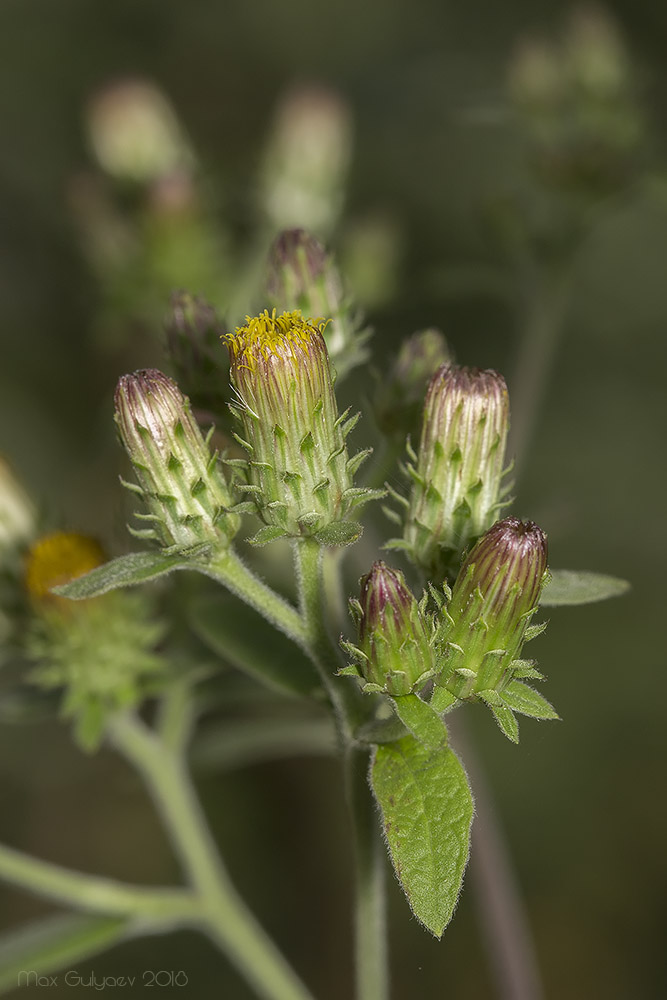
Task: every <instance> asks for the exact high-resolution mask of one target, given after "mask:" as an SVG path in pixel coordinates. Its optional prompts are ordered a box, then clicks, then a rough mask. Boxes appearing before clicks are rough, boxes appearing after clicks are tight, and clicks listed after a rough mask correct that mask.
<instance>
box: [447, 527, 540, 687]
mask: <svg viewBox="0 0 667 1000" xmlns="http://www.w3.org/2000/svg"><path fill="white" fill-rule="evenodd" d="M546 578H547V538H546V535H545V534H544V532H543V531H542V529H541V528H539V527H538V526H537V525H536V524H534V523H533V522H532V521H520V520H519V519H518V518H516V517H506V518H504V519H503V520H502V521H497V522H496V523H495V524H494V525H493V527H492V528H490V529H489V531H487V532H486V534H485V535H483V536H482V538H480V539H479V541H478V542H477V544H476V545H475V546H474V547H473V549H472V550H471V551H470V553H469V554H468V556H467V558H466V559H465V561H464V563H463V565H462V567H461V570H460V572H459V575H458V577H457V579H456V583H455V584H454V587H453V590H452V596H451V600H450V602H449V605H448V608H447V614H448V622H449V628H448V630H447V634H446V639H447V649H448V667H447V669H446V671H445V674H444V675H443V677H442V678H441V679H440V680H439V683H441V684H443V683H444V682H445V678H446V679H447V680H446V684H447V687H448V688H449V689H450V690H452V691H453V693H454V694H456V695H457V697H460V698H462V697H469V696H470V695H472V694H473V693H474V692H476V691H486V690H489V689H493V690H502V688H503V686H504V685H505V684H506V683H507V682H509V680H511V678H512V663H513V661H515V660H516V659H517V658H518V657H519V656H520V653H521V648H522V646H523V643H524V640H525V638H526V629H527V628H528V626H529V624H530V618H531V617H532V615H533V613H534V611H535V610H536V608H537V604H538V601H539V597H540V593H541V591H542V587H543V585H544V583H545V581H546Z"/></svg>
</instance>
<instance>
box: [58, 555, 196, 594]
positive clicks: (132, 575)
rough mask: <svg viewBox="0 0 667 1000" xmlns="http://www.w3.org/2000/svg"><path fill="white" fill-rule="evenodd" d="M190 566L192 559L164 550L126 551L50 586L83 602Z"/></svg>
mask: <svg viewBox="0 0 667 1000" xmlns="http://www.w3.org/2000/svg"><path fill="white" fill-rule="evenodd" d="M191 567H192V561H191V560H189V559H188V558H187V557H186V556H184V555H183V554H182V553H180V552H179V553H176V554H175V555H165V553H164V552H130V553H128V555H126V556H119V557H118V558H117V559H112V560H111V562H108V563H105V564H104V565H103V566H97V567H96V568H95V569H91V571H90V572H89V573H86V574H84V576H79V577H77V579H76V580H71V581H70V583H65V584H63V585H62V586H60V587H54V588H53V593H54V594H59V595H60V596H61V597H69V598H70V600H72V601H84V600H86V599H87V598H88V597H99V595H100V594H106V593H107V592H108V591H109V590H117V589H118V588H119V587H134V586H136V585H137V584H140V583H148V582H149V581H151V580H157V578H158V577H160V576H164V575H165V574H166V573H172V572H173V571H174V570H175V569H189V568H191Z"/></svg>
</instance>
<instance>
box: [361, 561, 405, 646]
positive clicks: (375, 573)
mask: <svg viewBox="0 0 667 1000" xmlns="http://www.w3.org/2000/svg"><path fill="white" fill-rule="evenodd" d="M360 603H361V607H362V610H363V618H362V620H361V636H362V638H363V637H364V636H365V635H367V634H368V633H369V632H372V631H373V630H374V629H377V628H383V627H384V625H385V620H386V618H385V615H386V608H387V606H388V605H389V606H391V608H392V609H393V611H394V613H395V614H396V615H397V616H403V617H408V616H409V614H410V610H411V608H412V605H413V603H414V597H413V595H412V593H411V592H410V591H409V590H408V588H407V586H406V583H405V578H404V576H403V574H402V573H401V572H400V571H399V570H395V569H392V568H391V567H390V566H387V564H386V563H384V562H382V561H378V562H375V563H373V566H372V568H371V571H370V573H369V574H368V576H365V577H364V578H363V579H362V581H361V595H360Z"/></svg>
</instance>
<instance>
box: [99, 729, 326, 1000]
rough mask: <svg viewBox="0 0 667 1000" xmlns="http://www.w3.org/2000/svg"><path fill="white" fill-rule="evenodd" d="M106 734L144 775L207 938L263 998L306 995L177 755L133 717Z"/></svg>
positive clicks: (297, 999)
mask: <svg viewBox="0 0 667 1000" xmlns="http://www.w3.org/2000/svg"><path fill="white" fill-rule="evenodd" d="M111 737H112V739H113V741H114V743H115V745H116V747H117V748H118V750H120V752H121V753H122V754H123V755H124V756H125V757H126V758H127V759H128V761H130V763H131V764H133V765H134V767H136V769H137V770H138V771H139V773H140V774H141V775H142V776H143V778H144V781H145V783H146V786H147V788H148V791H149V792H150V794H151V796H152V798H153V801H154V802H155V805H156V807H157V809H158V810H159V812H160V813H161V815H162V818H163V820H164V822H165V826H166V829H167V830H168V831H169V834H170V835H171V839H172V843H173V846H174V849H175V850H176V852H177V854H178V856H179V857H180V860H181V863H182V865H183V868H184V870H185V871H186V873H187V875H188V878H189V880H190V882H191V884H192V886H193V888H194V889H195V891H196V893H197V894H198V896H199V898H200V900H201V902H202V913H201V920H202V923H203V927H204V929H205V930H206V931H207V933H208V934H209V935H210V937H211V938H212V939H213V940H214V941H215V942H216V944H218V945H219V947H220V948H221V949H222V950H223V951H224V952H225V953H226V954H227V956H228V958H229V960H230V961H231V962H232V963H233V964H234V965H235V966H236V967H237V968H238V970H239V971H240V972H241V973H242V975H243V976H245V978H246V979H247V980H248V982H249V983H250V984H251V985H252V986H253V987H254V989H255V990H256V991H257V994H258V995H259V996H261V997H264V998H265V1000H312V996H311V994H310V993H309V992H308V990H307V989H306V988H305V986H304V985H303V984H302V982H301V981H300V980H299V978H298V977H297V975H296V974H295V973H294V971H293V970H292V969H291V968H290V966H289V965H288V964H287V962H286V961H285V959H284V958H283V956H282V955H281V954H280V952H279V951H278V949H277V948H276V946H275V945H274V944H273V942H272V941H271V939H270V938H269V937H268V936H267V935H266V933H265V931H264V930H263V929H262V928H261V927H260V925H259V924H258V922H257V921H256V919H255V917H254V916H253V915H252V913H251V912H250V911H249V909H248V908H247V906H246V905H245V903H244V902H243V900H242V899H241V897H240V896H239V895H238V893H237V892H236V889H235V888H234V886H233V885H232V883H231V880H230V878H229V876H228V874H227V871H226V869H225V868H224V866H223V864H222V861H221V859H220V856H219V854H218V852H217V850H216V847H215V844H214V843H213V840H212V838H211V836H210V833H209V830H208V826H207V823H206V819H205V817H204V816H203V813H202V810H201V806H200V804H199V800H198V798H197V796H196V794H195V792H194V789H193V787H192V783H191V781H190V776H189V774H188V771H187V768H186V767H185V764H184V762H183V759H182V757H181V756H180V755H179V754H176V753H174V752H173V751H172V750H170V749H169V748H168V747H166V746H165V745H164V743H163V742H162V741H161V740H160V739H159V738H158V737H157V736H156V735H155V734H154V733H153V732H152V731H151V730H150V729H148V728H147V727H146V726H145V725H144V724H143V723H142V722H141V721H140V720H139V719H137V718H136V717H134V716H129V715H127V716H121V717H118V718H116V719H115V720H114V722H113V725H112V728H111Z"/></svg>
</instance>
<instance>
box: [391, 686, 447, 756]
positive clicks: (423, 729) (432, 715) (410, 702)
mask: <svg viewBox="0 0 667 1000" xmlns="http://www.w3.org/2000/svg"><path fill="white" fill-rule="evenodd" d="M392 701H393V703H394V708H395V709H396V715H397V716H398V717H399V719H400V720H401V722H402V723H403V725H404V726H405V728H406V729H408V730H409V731H410V732H411V733H412V735H413V736H416V738H417V739H418V740H419V742H420V743H423V744H424V746H427V747H431V748H433V749H436V748H437V747H440V746H444V745H445V744H446V743H447V730H446V728H445V724H444V722H443V721H442V719H441V718H440V716H439V715H438V713H437V712H436V711H435V709H434V708H432V707H431V706H430V705H429V704H428V703H427V702H425V701H422V700H421V698H419V697H418V696H417V695H416V694H406V695H403V696H401V697H394V698H392Z"/></svg>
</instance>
